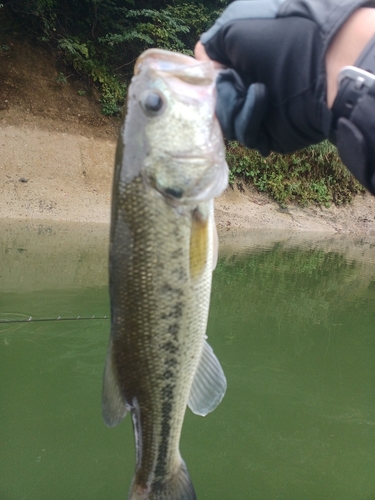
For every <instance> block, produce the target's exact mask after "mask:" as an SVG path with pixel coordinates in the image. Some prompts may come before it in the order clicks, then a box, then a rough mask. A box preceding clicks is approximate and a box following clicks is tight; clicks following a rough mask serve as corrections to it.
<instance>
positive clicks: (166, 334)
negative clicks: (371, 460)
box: [102, 49, 228, 500]
mask: <svg viewBox="0 0 375 500" xmlns="http://www.w3.org/2000/svg"><path fill="white" fill-rule="evenodd" d="M227 181H228V168H227V165H226V162H225V149H224V145H223V140H222V135H221V131H220V127H219V124H218V122H217V120H216V117H215V70H214V68H213V67H212V65H211V63H210V62H204V63H202V62H198V61H196V60H195V59H193V58H191V57H188V56H184V55H181V54H175V53H172V52H166V51H162V50H157V49H151V50H148V51H146V52H144V53H143V54H142V55H141V56H140V57H139V59H138V61H137V63H136V66H135V74H134V77H133V79H132V82H131V84H130V87H129V89H128V100H127V114H126V118H125V121H124V124H123V126H122V129H121V132H120V136H119V141H118V146H117V151H116V162H115V174H114V182H113V194H112V219H111V236H110V260H109V269H110V296H111V315H112V316H111V321H112V322H111V335H110V342H109V349H108V355H107V360H106V365H105V369H104V383H103V403H102V407H103V417H104V421H105V423H106V424H107V425H108V426H115V425H117V424H118V423H119V422H120V421H121V420H122V419H123V418H124V417H125V415H126V413H127V412H130V413H131V416H132V419H133V427H134V432H135V442H136V470H135V476H134V478H133V482H132V485H131V489H130V493H129V498H130V499H131V500H141V499H142V500H146V499H152V500H161V499H163V500H193V499H195V498H196V496H195V493H194V488H193V486H192V483H191V480H190V478H189V475H188V472H187V468H186V466H185V464H184V462H183V460H182V458H181V455H180V452H179V440H180V435H181V428H182V424H183V419H184V414H185V410H186V406H187V404H188V405H189V407H190V408H191V410H192V411H193V412H194V413H196V414H199V415H206V414H207V413H208V412H210V411H212V410H213V409H214V408H216V406H217V405H218V404H219V402H220V401H221V399H222V398H223V396H224V393H225V389H226V380H225V376H224V373H223V370H222V368H221V366H220V364H219V362H218V360H217V358H216V357H215V355H214V353H213V351H212V349H211V347H210V346H209V345H208V344H207V342H206V337H205V334H206V325H207V317H208V309H209V302H210V291H211V276H212V270H213V267H214V265H215V259H216V253H217V242H216V243H215V235H216V230H215V225H214V219H213V198H214V197H215V196H218V195H219V194H221V192H222V191H223V190H224V189H225V187H226V185H227Z"/></svg>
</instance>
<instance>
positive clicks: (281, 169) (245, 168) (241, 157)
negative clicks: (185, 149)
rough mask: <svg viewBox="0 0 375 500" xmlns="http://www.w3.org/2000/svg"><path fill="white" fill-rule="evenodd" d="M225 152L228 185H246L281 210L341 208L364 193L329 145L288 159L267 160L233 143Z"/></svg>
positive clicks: (270, 158)
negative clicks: (311, 206) (315, 206)
mask: <svg viewBox="0 0 375 500" xmlns="http://www.w3.org/2000/svg"><path fill="white" fill-rule="evenodd" d="M227 152H228V153H227V160H228V164H229V167H230V177H229V182H230V183H231V184H233V183H234V182H238V181H239V180H243V181H245V182H248V183H250V184H252V185H254V186H255V187H256V188H257V189H258V190H259V191H262V192H266V193H268V194H269V195H271V196H272V198H274V200H275V201H277V202H278V203H280V205H282V206H284V205H285V204H287V203H290V202H296V203H298V204H300V205H308V204H311V203H316V204H319V205H324V206H329V205H330V204H331V203H335V204H336V205H341V204H344V203H348V202H350V201H351V200H352V198H353V196H354V195H356V194H358V193H360V192H364V188H363V187H362V186H361V185H360V184H359V183H358V182H357V181H356V180H355V178H354V177H353V176H352V175H351V173H350V172H349V171H348V170H347V169H346V167H345V166H344V165H343V164H342V162H341V160H340V158H339V156H338V154H337V151H336V148H335V147H334V146H332V145H331V144H330V143H329V142H323V143H321V144H318V145H316V146H310V147H308V148H306V149H303V150H301V151H298V152H296V153H294V154H289V155H280V154H276V153H271V154H270V155H269V156H268V157H267V158H263V157H262V156H260V154H259V153H257V152H256V151H253V150H249V149H247V148H244V147H243V146H241V145H240V144H238V143H237V142H230V143H229V144H228V146H227Z"/></svg>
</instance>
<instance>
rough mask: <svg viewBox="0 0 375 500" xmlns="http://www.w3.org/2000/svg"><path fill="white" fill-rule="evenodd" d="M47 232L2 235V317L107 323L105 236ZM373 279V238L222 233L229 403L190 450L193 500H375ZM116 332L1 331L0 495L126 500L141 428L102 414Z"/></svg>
mask: <svg viewBox="0 0 375 500" xmlns="http://www.w3.org/2000/svg"><path fill="white" fill-rule="evenodd" d="M48 227H49V228H50V229H48V230H45V226H43V224H41V225H40V226H36V227H33V226H32V225H29V226H27V227H26V228H23V226H21V225H19V226H18V225H17V226H16V227H15V226H14V225H11V226H9V225H7V226H4V224H3V226H2V227H1V225H0V231H1V235H2V237H1V253H2V259H1V263H0V319H1V318H6V317H27V315H33V316H34V317H43V316H47V315H48V316H51V315H52V316H54V315H56V316H58V315H61V316H64V315H71V316H74V315H82V316H83V315H93V314H95V315H105V314H108V309H109V305H108V292H107V273H106V260H107V228H105V227H103V226H97V227H94V226H93V227H86V226H74V227H73V226H70V227H69V226H68V225H65V226H59V227H57V226H47V228H48ZM233 241H234V242H235V245H233ZM20 248H22V251H18V249H20ZM374 283H375V259H374V248H373V242H372V241H371V240H368V239H365V240H364V239H352V240H350V239H349V238H348V237H347V236H346V237H345V238H343V237H338V238H332V237H324V236H322V235H315V236H314V238H312V239H308V238H306V237H305V236H303V235H302V236H301V235H293V234H285V233H279V234H278V233H270V232H268V233H263V232H252V233H248V234H235V235H234V238H233V239H232V240H230V239H229V237H228V235H227V234H224V235H222V236H221V257H220V259H219V263H218V267H217V269H216V271H215V273H214V281H213V292H212V303H211V311H210V320H209V327H208V335H209V337H210V344H211V345H212V346H213V347H214V349H215V352H216V353H217V355H218V357H219V359H220V361H221V363H222V365H223V368H224V370H225V372H226V375H227V378H228V392H227V395H226V397H225V398H224V400H223V402H222V403H221V405H220V406H219V407H218V408H217V410H216V411H215V412H214V413H212V414H211V415H209V416H207V417H205V418H199V417H197V416H194V415H192V414H191V413H190V412H189V411H188V413H187V416H186V421H185V425H184V429H183V436H182V443H181V448H182V455H183V456H184V458H185V460H186V462H187V464H188V467H189V470H190V473H191V476H192V479H193V482H194V485H195V487H196V490H197V494H198V498H206V499H212V500H218V499H220V500H233V499H237V498H244V499H247V498H249V499H252V500H266V499H267V500H269V499H285V500H301V498H303V499H307V500H309V499H311V500H316V499H330V500H346V499H347V500H366V499H368V500H370V499H373V498H375V476H374V473H373V471H374V466H375V451H374V450H375V398H374V374H375V373H374V372H375V361H374V357H375V340H374V324H375V314H374V307H373V304H374V299H375V284H374ZM108 329H109V324H108V321H105V320H103V321H101V320H98V321H88V322H75V321H73V322H65V323H61V322H60V323H59V322H53V323H35V324H33V323H26V324H7V325H4V324H3V325H0V358H1V359H0V367H1V368H0V375H1V380H2V382H1V385H0V393H1V394H0V398H1V402H2V404H1V408H0V441H1V443H2V453H1V455H0V470H1V471H2V472H1V476H2V477H1V481H0V498H1V499H4V500H20V499H28V500H34V499H35V500H36V499H38V500H44V499H45V500H47V499H48V500H49V499H51V498H54V499H60V498H61V499H77V498H81V499H86V498H87V499H89V498H90V500H91V499H98V500H99V499H103V498H106V499H110V498H113V499H118V498H126V492H127V489H128V487H129V483H130V480H131V477H132V475H133V469H134V447H133V435H132V430H131V422H130V419H125V421H124V423H123V424H122V425H121V426H119V427H118V428H116V429H107V428H105V426H104V424H103V423H102V420H101V414H100V392H101V376H102V367H103V362H104V358H105V351H106V346H107V340H108Z"/></svg>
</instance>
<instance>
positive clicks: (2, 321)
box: [0, 316, 109, 324]
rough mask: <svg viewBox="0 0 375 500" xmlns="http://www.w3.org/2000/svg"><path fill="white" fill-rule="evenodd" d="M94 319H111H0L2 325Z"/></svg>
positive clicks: (82, 317) (90, 318) (106, 317)
mask: <svg viewBox="0 0 375 500" xmlns="http://www.w3.org/2000/svg"><path fill="white" fill-rule="evenodd" d="M94 319H109V316H76V317H74V318H63V317H62V316H57V318H33V317H32V316H29V317H28V318H23V319H0V324H10V323H40V322H47V321H85V320H94Z"/></svg>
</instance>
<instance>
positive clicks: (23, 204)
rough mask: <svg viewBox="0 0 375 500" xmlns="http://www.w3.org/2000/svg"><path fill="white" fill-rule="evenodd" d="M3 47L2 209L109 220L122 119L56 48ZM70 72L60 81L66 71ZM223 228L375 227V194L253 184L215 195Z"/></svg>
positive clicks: (7, 213) (29, 215)
mask: <svg viewBox="0 0 375 500" xmlns="http://www.w3.org/2000/svg"><path fill="white" fill-rule="evenodd" d="M7 44H8V47H9V50H6V51H0V152H1V153H0V185H1V198H0V211H1V215H0V216H1V217H3V218H9V219H11V218H15V219H45V220H55V221H80V222H103V223H107V222H108V221H109V212H110V191H111V178H112V169H113V157H114V149H115V142H116V136H117V131H118V127H119V122H118V120H115V119H111V118H106V117H104V116H103V115H102V114H101V113H100V103H99V101H98V94H97V92H95V90H93V89H92V88H89V87H87V86H86V85H85V84H84V83H83V82H82V81H77V80H73V78H72V77H69V75H67V74H64V68H61V67H59V64H58V61H56V60H55V58H54V56H53V54H52V53H49V52H47V51H46V50H45V49H42V48H40V47H34V46H31V45H29V44H26V43H25V42H20V41H17V40H12V41H7ZM62 74H63V75H64V76H65V77H67V79H66V83H61V75H62ZM216 220H217V224H218V227H219V228H220V229H222V230H232V229H238V228H267V229H285V230H297V231H314V232H315V231H325V232H331V233H346V232H351V233H366V234H369V235H375V198H372V197H370V196H369V195H366V196H359V197H357V198H356V200H355V201H354V203H353V204H352V205H350V206H346V207H343V208H336V207H332V208H329V209H326V208H317V207H309V208H298V207H294V206H292V207H289V208H288V209H281V208H280V207H279V206H278V205H277V204H276V203H273V202H272V201H270V200H269V199H268V198H267V197H266V196H263V195H260V194H258V193H256V192H255V191H254V190H252V189H248V188H241V189H240V188H239V187H237V186H235V187H234V188H233V189H232V188H228V189H227V191H226V192H225V193H224V194H223V196H222V197H220V198H219V199H218V200H216Z"/></svg>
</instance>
